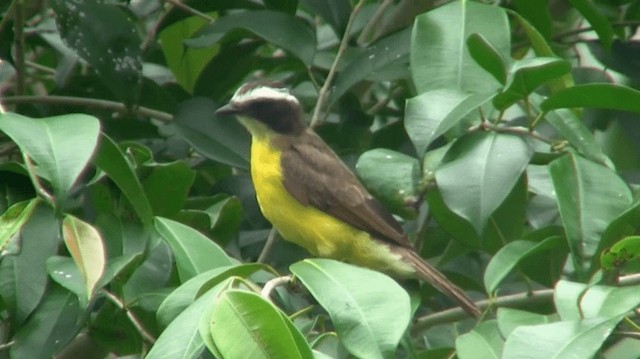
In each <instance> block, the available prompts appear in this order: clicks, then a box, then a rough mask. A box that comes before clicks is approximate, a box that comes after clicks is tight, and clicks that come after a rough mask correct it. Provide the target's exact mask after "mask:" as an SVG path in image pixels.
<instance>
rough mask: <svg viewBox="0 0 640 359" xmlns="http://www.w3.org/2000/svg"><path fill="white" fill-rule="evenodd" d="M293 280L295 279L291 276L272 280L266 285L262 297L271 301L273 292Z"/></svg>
mask: <svg viewBox="0 0 640 359" xmlns="http://www.w3.org/2000/svg"><path fill="white" fill-rule="evenodd" d="M291 279H293V277H292V276H290V275H286V276H284V277H277V278H273V279H271V280H270V281H268V282H267V283H265V284H264V287H263V288H262V291H260V295H261V296H262V297H263V298H265V299H269V298H270V297H271V292H273V290H274V289H276V288H278V287H280V286H283V285H285V284H287V283H289V282H290V281H291Z"/></svg>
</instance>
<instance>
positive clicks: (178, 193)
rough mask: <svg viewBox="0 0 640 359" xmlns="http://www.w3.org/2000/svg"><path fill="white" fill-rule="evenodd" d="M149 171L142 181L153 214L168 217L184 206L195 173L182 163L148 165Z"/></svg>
mask: <svg viewBox="0 0 640 359" xmlns="http://www.w3.org/2000/svg"><path fill="white" fill-rule="evenodd" d="M148 167H150V169H151V171H149V173H148V174H147V176H145V178H144V179H143V180H142V183H141V184H142V188H143V189H144V192H145V194H146V197H147V199H148V200H149V204H150V205H151V208H152V209H153V213H154V214H155V215H157V216H167V217H170V216H172V215H175V214H176V213H178V211H180V209H181V208H182V207H183V206H184V202H185V201H186V200H187V196H188V195H189V190H190V189H191V185H192V184H193V180H194V178H195V176H196V172H195V171H194V170H192V169H191V168H190V167H189V165H188V164H187V163H186V162H184V161H175V162H170V163H157V164H153V165H149V166H148Z"/></svg>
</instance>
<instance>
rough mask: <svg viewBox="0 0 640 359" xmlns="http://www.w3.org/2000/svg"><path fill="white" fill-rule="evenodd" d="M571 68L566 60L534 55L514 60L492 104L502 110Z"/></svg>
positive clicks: (566, 72)
mask: <svg viewBox="0 0 640 359" xmlns="http://www.w3.org/2000/svg"><path fill="white" fill-rule="evenodd" d="M570 70H571V65H570V64H569V62H568V61H566V60H562V59H558V58H549V57H534V58H531V59H524V60H519V61H516V62H515V63H514V64H513V66H512V67H511V68H510V69H509V76H508V80H507V83H506V85H505V88H504V90H502V92H500V93H499V94H498V95H496V97H494V98H493V104H494V105H495V106H496V108H497V109H499V110H504V109H506V108H507V107H509V106H511V105H513V104H514V103H516V102H517V101H519V100H523V99H525V98H527V96H529V94H530V93H532V92H533V91H535V90H536V89H537V88H538V87H539V86H541V85H543V84H545V83H546V82H549V81H551V80H554V79H557V78H559V77H561V76H563V75H566V74H568V73H569V71H570Z"/></svg>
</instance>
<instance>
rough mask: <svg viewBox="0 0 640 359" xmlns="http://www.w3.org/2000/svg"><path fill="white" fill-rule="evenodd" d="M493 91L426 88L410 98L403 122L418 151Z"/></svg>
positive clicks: (478, 105)
mask: <svg viewBox="0 0 640 359" xmlns="http://www.w3.org/2000/svg"><path fill="white" fill-rule="evenodd" d="M492 96H493V95H492V94H471V93H466V92H462V91H460V90H457V89H438V90H432V91H427V92H424V93H422V94H420V95H418V96H416V97H413V98H410V99H408V100H407V102H406V105H405V117H404V126H405V128H406V130H407V134H408V135H409V138H411V141H412V142H413V146H414V147H415V148H416V152H417V153H418V155H420V156H422V154H424V153H425V151H426V150H427V147H429V145H430V144H431V143H432V142H433V141H434V140H435V139H437V138H438V137H440V136H442V135H443V134H444V133H445V132H447V131H448V130H449V129H451V128H452V127H454V126H455V125H457V124H458V123H459V122H460V121H461V120H462V119H463V118H464V117H465V116H467V115H468V114H469V113H470V112H472V111H473V110H476V109H478V108H479V107H480V106H481V105H482V104H483V103H485V102H486V101H488V100H489V99H490V98H491V97H492Z"/></svg>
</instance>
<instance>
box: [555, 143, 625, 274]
mask: <svg viewBox="0 0 640 359" xmlns="http://www.w3.org/2000/svg"><path fill="white" fill-rule="evenodd" d="M549 173H550V174H551V179H552V180H553V187H554V189H555V192H556V195H557V198H558V207H559V208H560V216H561V218H562V224H563V225H564V228H565V231H566V233H567V240H568V241H569V249H570V250H571V253H572V255H573V256H572V257H573V261H574V267H575V270H576V271H577V272H578V274H585V273H586V271H587V270H588V269H589V268H588V265H589V263H590V262H591V259H592V257H593V255H594V254H595V252H596V250H597V248H598V243H599V242H600V238H601V235H602V233H603V232H604V230H605V229H606V228H607V226H608V225H609V223H610V222H611V221H613V220H614V219H615V218H616V217H618V216H619V215H620V214H621V213H622V212H623V211H624V210H626V209H627V208H628V207H629V206H630V205H631V190H630V189H629V187H628V186H627V184H626V183H624V181H623V180H622V179H621V178H620V177H619V176H618V175H617V174H616V173H615V172H613V171H611V170H610V169H609V168H607V167H604V166H601V165H598V164H596V163H593V162H591V161H589V160H586V159H584V158H583V157H580V156H578V155H576V154H573V153H567V154H566V155H565V156H563V157H560V158H558V159H556V160H554V161H553V162H551V164H549Z"/></svg>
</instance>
